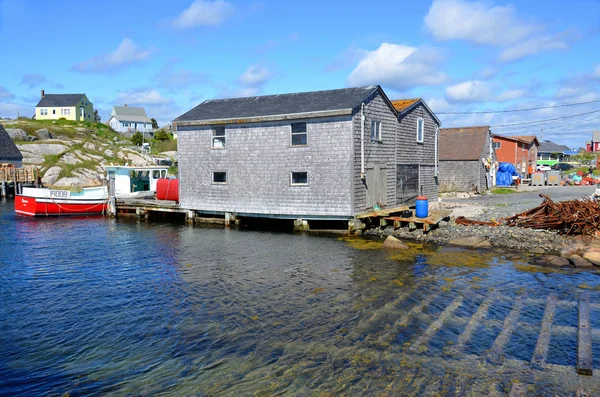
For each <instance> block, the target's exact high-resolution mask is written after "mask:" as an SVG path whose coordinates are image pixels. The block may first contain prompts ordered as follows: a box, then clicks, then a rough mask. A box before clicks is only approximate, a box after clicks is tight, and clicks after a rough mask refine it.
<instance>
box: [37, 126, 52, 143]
mask: <svg viewBox="0 0 600 397" xmlns="http://www.w3.org/2000/svg"><path fill="white" fill-rule="evenodd" d="M35 135H37V137H38V138H39V139H43V140H45V139H52V134H50V131H48V130H47V129H46V128H42V129H40V130H37V131H36V132H35Z"/></svg>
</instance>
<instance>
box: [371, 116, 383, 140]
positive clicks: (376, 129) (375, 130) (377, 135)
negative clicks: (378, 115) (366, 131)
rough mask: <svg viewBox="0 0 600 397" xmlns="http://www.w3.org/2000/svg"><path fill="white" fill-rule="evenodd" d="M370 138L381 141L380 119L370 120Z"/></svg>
mask: <svg viewBox="0 0 600 397" xmlns="http://www.w3.org/2000/svg"><path fill="white" fill-rule="evenodd" d="M371 140H372V141H378V142H381V121H379V120H372V121H371Z"/></svg>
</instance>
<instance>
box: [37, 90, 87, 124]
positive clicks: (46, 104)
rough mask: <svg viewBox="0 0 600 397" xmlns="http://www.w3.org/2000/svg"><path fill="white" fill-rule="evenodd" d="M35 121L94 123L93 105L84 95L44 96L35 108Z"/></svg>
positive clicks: (43, 94)
mask: <svg viewBox="0 0 600 397" xmlns="http://www.w3.org/2000/svg"><path fill="white" fill-rule="evenodd" d="M35 118H36V120H58V119H62V118H64V119H67V120H74V121H90V122H93V121H94V105H93V104H92V103H91V102H90V101H89V99H88V98H87V96H86V95H85V94H45V93H44V90H42V99H40V101H39V102H38V104H37V105H36V106H35Z"/></svg>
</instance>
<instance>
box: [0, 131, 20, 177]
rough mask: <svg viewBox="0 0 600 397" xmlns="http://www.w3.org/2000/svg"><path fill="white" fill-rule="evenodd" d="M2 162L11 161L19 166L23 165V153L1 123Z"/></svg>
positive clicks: (0, 155)
mask: <svg viewBox="0 0 600 397" xmlns="http://www.w3.org/2000/svg"><path fill="white" fill-rule="evenodd" d="M0 163H11V164H14V166H15V167H17V168H19V167H21V166H22V165H23V155H22V154H21V151H20V150H19V148H17V145H15V143H14V142H13V140H12V139H10V136H9V135H8V132H6V130H5V129H4V127H3V126H2V125H0Z"/></svg>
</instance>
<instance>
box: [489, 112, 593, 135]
mask: <svg viewBox="0 0 600 397" xmlns="http://www.w3.org/2000/svg"><path fill="white" fill-rule="evenodd" d="M598 119H600V116H596V117H592V118H591V119H585V120H581V121H574V122H572V123H567V124H551V123H550V124H549V125H547V124H546V123H544V131H546V130H554V129H557V128H564V127H571V126H574V125H577V124H585V123H593V122H594V121H595V120H598ZM533 129H535V126H520V127H517V128H511V127H499V128H497V129H496V130H500V133H502V131H506V132H520V131H532V130H533Z"/></svg>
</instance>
